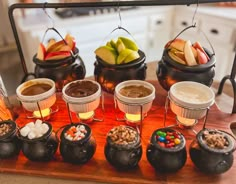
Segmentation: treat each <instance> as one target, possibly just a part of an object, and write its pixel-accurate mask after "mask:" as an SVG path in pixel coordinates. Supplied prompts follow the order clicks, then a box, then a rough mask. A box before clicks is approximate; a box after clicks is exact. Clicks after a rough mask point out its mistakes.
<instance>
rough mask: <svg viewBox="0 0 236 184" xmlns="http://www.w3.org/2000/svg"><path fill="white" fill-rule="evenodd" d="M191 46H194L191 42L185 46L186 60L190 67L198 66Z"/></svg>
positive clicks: (187, 42)
mask: <svg viewBox="0 0 236 184" xmlns="http://www.w3.org/2000/svg"><path fill="white" fill-rule="evenodd" d="M191 46H192V45H191V42H190V41H189V40H188V41H186V43H185V45H184V57H185V60H186V62H187V65H188V66H194V65H197V61H196V59H195V58H194V55H193V52H192V49H191Z"/></svg>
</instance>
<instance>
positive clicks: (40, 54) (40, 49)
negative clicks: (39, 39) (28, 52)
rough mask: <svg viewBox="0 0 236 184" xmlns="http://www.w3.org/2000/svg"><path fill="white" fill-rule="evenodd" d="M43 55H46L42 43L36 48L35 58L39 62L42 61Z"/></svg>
mask: <svg viewBox="0 0 236 184" xmlns="http://www.w3.org/2000/svg"><path fill="white" fill-rule="evenodd" d="M45 55H46V48H45V47H44V45H43V44H42V43H40V44H39V47H38V52H37V56H36V58H37V59H39V60H41V61H44V59H45Z"/></svg>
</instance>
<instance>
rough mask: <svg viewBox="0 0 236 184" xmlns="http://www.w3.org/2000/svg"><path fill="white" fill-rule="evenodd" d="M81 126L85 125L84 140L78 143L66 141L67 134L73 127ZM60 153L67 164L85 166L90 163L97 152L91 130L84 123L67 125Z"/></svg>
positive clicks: (61, 136) (62, 134) (63, 133)
mask: <svg viewBox="0 0 236 184" xmlns="http://www.w3.org/2000/svg"><path fill="white" fill-rule="evenodd" d="M78 125H79V126H80V125H83V126H84V127H85V130H86V132H87V133H86V135H85V137H84V138H82V139H80V140H78V141H71V140H68V139H66V137H65V133H66V132H67V131H68V130H69V129H70V128H71V127H72V126H75V127H76V126H78ZM60 139H61V142H60V153H61V156H62V157H63V160H64V161H66V162H70V163H74V164H84V163H86V162H88V161H89V160H90V159H91V158H92V157H93V155H94V153H95V151H96V147H97V144H96V141H95V139H94V137H93V136H92V131H91V128H90V127H89V126H88V125H86V124H83V123H75V124H70V125H67V126H66V127H65V128H64V129H63V131H62V133H61V135H60Z"/></svg>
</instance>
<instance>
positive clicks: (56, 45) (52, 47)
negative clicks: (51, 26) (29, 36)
mask: <svg viewBox="0 0 236 184" xmlns="http://www.w3.org/2000/svg"><path fill="white" fill-rule="evenodd" d="M64 45H66V44H65V42H64V41H63V40H60V41H58V42H55V43H54V44H51V45H50V47H48V48H47V53H50V52H55V51H59V50H60V48H61V47H62V46H64Z"/></svg>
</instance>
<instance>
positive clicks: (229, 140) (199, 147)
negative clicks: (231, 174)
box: [189, 129, 236, 174]
mask: <svg viewBox="0 0 236 184" xmlns="http://www.w3.org/2000/svg"><path fill="white" fill-rule="evenodd" d="M235 149H236V147H235V138H234V137H233V136H232V135H231V134H229V133H227V132H225V131H223V130H216V129H203V130H201V131H200V132H199V133H198V134H197V136H196V138H195V139H194V140H193V141H192V143H191V144H190V147H189V153H190V158H191V160H192V162H193V163H194V165H195V166H196V167H197V168H198V169H199V170H200V171H202V172H204V173H208V174H222V173H224V172H226V171H228V170H229V169H230V168H231V167H232V165H233V161H234V155H233V152H234V151H235Z"/></svg>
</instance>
